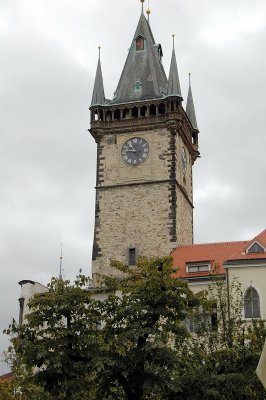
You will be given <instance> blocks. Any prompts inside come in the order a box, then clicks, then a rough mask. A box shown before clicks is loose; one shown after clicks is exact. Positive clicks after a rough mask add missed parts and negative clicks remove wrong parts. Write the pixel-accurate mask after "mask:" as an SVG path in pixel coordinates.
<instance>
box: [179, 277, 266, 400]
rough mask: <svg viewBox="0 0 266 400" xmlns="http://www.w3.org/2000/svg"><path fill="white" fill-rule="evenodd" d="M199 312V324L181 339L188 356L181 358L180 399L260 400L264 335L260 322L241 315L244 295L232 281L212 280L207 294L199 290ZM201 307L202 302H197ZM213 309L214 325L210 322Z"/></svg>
mask: <svg viewBox="0 0 266 400" xmlns="http://www.w3.org/2000/svg"><path fill="white" fill-rule="evenodd" d="M199 296H201V302H200V304H201V306H200V310H198V315H200V312H201V315H202V313H204V316H205V318H203V319H200V321H202V320H203V321H205V323H204V324H202V325H200V324H199V325H198V330H197V335H196V336H194V337H193V335H192V337H191V338H190V339H189V341H187V342H186V343H185V346H184V348H186V351H187V352H189V351H190V352H191V358H188V357H187V358H186V357H184V360H185V366H184V370H185V371H186V373H185V374H184V375H183V376H182V399H183V400H197V399H202V398H204V399H206V400H214V399H217V400H218V399H219V400H252V399H253V400H265V399H266V395H265V390H264V388H263V386H262V385H261V383H260V382H259V380H258V378H257V376H256V374H255V370H256V367H257V365H258V362H259V357H260V354H261V351H262V348H263V344H264V341H265V337H266V329H265V324H264V321H261V320H259V321H257V320H253V321H252V322H251V323H246V322H245V321H243V319H242V311H243V295H242V291H241V286H240V284H239V283H238V282H237V280H234V281H233V282H232V284H231V285H230V287H228V286H227V283H226V281H224V280H221V279H217V278H214V279H213V282H212V283H211V285H210V288H209V292H208V293H201V294H199ZM202 305H204V306H202ZM214 310H216V312H217V320H216V325H215V326H213V325H212V324H211V323H207V324H206V321H211V316H212V315H213V312H214Z"/></svg>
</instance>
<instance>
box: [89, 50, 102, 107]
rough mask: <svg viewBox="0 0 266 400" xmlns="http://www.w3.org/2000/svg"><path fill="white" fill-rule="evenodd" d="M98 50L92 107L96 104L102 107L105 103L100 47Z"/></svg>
mask: <svg viewBox="0 0 266 400" xmlns="http://www.w3.org/2000/svg"><path fill="white" fill-rule="evenodd" d="M98 50H99V58H98V65H97V70H96V76H95V81H94V87H93V94H92V100H91V105H92V106H94V105H98V104H99V105H103V104H104V103H105V94H104V86H103V75H102V66H101V46H99V47H98Z"/></svg>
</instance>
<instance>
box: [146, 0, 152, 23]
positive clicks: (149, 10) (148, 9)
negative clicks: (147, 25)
mask: <svg viewBox="0 0 266 400" xmlns="http://www.w3.org/2000/svg"><path fill="white" fill-rule="evenodd" d="M146 14H147V15H148V22H149V21H150V14H151V9H150V0H148V8H147V10H146Z"/></svg>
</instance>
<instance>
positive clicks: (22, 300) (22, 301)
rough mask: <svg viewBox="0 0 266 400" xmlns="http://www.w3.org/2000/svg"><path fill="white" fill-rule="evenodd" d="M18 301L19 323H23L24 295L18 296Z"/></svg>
mask: <svg viewBox="0 0 266 400" xmlns="http://www.w3.org/2000/svg"><path fill="white" fill-rule="evenodd" d="M18 301H19V323H20V324H22V323H23V317H24V303H25V299H24V297H20V298H19V299H18Z"/></svg>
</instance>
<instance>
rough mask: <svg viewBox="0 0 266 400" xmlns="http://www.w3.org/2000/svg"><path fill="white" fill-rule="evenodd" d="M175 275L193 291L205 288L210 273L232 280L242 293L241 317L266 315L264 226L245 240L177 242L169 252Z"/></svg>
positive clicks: (210, 278)
mask: <svg viewBox="0 0 266 400" xmlns="http://www.w3.org/2000/svg"><path fill="white" fill-rule="evenodd" d="M172 255H173V258H174V266H175V268H177V272H176V276H178V277H180V278H182V279H185V280H187V282H188V284H189V287H190V289H191V290H193V291H194V292H199V291H201V290H208V288H209V285H210V284H211V283H212V281H213V277H214V276H215V277H220V278H221V279H224V280H226V282H227V283H228V288H229V287H230V285H231V284H232V282H233V281H234V280H237V282H239V284H240V288H241V291H242V296H243V319H245V320H249V319H251V318H262V319H266V229H265V230H264V231H262V232H261V233H259V234H258V235H257V236H256V237H254V238H252V239H251V240H248V241H240V242H222V243H204V244H194V245H192V246H178V247H177V248H176V249H175V250H174V251H173V253H172Z"/></svg>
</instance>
